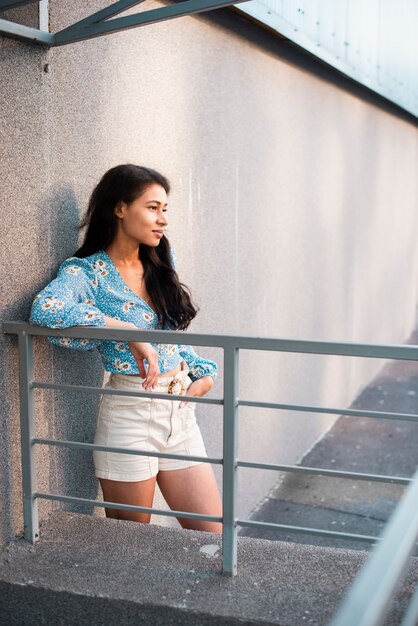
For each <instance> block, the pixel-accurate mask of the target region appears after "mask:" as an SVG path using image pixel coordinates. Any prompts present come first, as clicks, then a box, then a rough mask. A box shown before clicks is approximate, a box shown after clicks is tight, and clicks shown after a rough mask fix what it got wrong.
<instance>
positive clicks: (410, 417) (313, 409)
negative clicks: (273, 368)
mask: <svg viewBox="0 0 418 626" xmlns="http://www.w3.org/2000/svg"><path fill="white" fill-rule="evenodd" d="M30 387H32V388H39V389H58V390H59V389H63V390H66V391H81V392H83V393H84V392H85V393H97V394H103V395H106V394H110V395H120V396H132V397H136V396H137V397H139V398H140V397H145V398H161V399H163V400H165V399H168V400H177V399H178V400H184V396H180V395H177V394H166V393H150V392H142V391H139V392H135V391H132V392H131V391H125V390H121V389H112V388H109V387H93V386H84V385H71V384H66V383H44V382H36V381H32V382H31V383H30ZM190 398H191V396H190ZM192 402H196V403H197V404H217V405H223V403H224V401H223V399H222V398H205V397H201V396H193V400H192ZM236 405H237V406H253V407H259V408H262V409H284V410H289V411H302V412H303V411H306V412H310V413H332V414H336V415H352V416H358V417H372V418H382V419H390V420H406V421H411V422H418V414H414V413H389V412H381V411H365V410H363V409H343V408H331V407H317V406H310V405H297V404H282V403H276V402H257V401H255V400H238V399H237V401H236Z"/></svg>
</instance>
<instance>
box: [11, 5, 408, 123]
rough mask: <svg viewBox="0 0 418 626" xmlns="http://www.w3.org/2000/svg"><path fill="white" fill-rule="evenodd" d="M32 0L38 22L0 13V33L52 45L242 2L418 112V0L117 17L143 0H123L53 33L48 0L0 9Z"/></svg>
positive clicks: (251, 13)
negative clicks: (23, 21) (19, 20)
mask: <svg viewBox="0 0 418 626" xmlns="http://www.w3.org/2000/svg"><path fill="white" fill-rule="evenodd" d="M35 2H36V4H38V5H39V28H30V27H29V26H24V25H22V24H17V23H15V22H13V21H11V20H7V19H0V36H1V35H3V36H6V37H12V38H14V39H20V40H21V41H25V42H27V43H33V44H38V45H41V46H44V47H45V48H50V47H51V46H63V45H65V44H68V43H75V42H77V41H83V40H86V39H92V38H93V37H100V36H102V35H107V34H110V33H117V32H120V31H124V30H127V29H129V28H137V27H138V26H145V25H147V24H152V23H155V22H161V21H163V20H169V19H173V18H175V17H181V16H182V15H193V14H194V13H203V12H204V11H211V10H213V9H220V8H224V7H233V6H234V5H240V6H237V7H236V8H235V11H236V12H237V13H238V14H240V15H244V16H247V19H251V20H252V21H255V22H256V23H258V24H259V25H261V26H264V27H266V26H267V28H268V29H269V30H272V31H273V32H275V33H276V34H277V35H278V36H280V37H281V38H283V39H286V40H288V41H290V42H293V43H294V44H296V45H297V46H299V47H301V48H302V49H304V50H307V51H308V52H310V53H311V54H312V55H313V56H316V57H317V58H318V59H321V60H322V61H324V62H325V63H327V64H328V65H330V66H331V67H333V68H335V69H337V70H338V71H340V72H342V73H343V74H345V75H346V76H349V77H350V78H352V79H353V80H355V81H356V82H357V83H359V84H362V85H364V86H365V87H367V88H369V89H370V90H372V91H374V92H375V93H377V94H379V95H381V96H383V97H384V98H386V100H388V101H390V102H393V103H395V104H396V105H398V106H400V107H401V108H402V109H404V110H405V111H407V112H408V113H410V114H412V115H413V116H414V117H415V119H417V118H418V80H417V76H418V38H417V37H416V31H417V28H418V0H397V2H393V0H367V1H366V2H359V0H338V2H336V0H173V1H172V4H170V5H169V6H163V7H158V8H153V9H149V10H148V11H147V10H145V11H141V12H140V13H135V14H131V15H124V16H119V17H114V16H118V15H119V14H120V13H123V12H124V11H127V10H129V9H131V8H133V7H134V6H136V5H139V4H142V3H143V2H145V0H118V1H116V2H113V3H112V4H109V5H108V6H107V7H105V8H104V9H101V10H100V11H96V12H95V13H93V14H91V15H89V16H88V17H85V18H84V19H82V20H79V21H77V22H75V23H73V24H71V25H70V26H67V27H66V28H64V29H62V30H60V31H58V32H56V33H50V32H49V27H48V21H49V7H48V2H49V0H0V11H4V10H6V9H16V8H19V7H21V6H23V5H27V4H34V3H35ZM108 2H110V0H108ZM110 18H112V19H110ZM394 35H395V36H394Z"/></svg>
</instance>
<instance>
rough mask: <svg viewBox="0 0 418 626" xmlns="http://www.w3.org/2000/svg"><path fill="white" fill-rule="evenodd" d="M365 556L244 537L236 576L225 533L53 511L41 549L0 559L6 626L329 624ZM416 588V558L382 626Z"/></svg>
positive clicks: (21, 545)
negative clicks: (228, 571) (225, 565)
mask: <svg viewBox="0 0 418 626" xmlns="http://www.w3.org/2000/svg"><path fill="white" fill-rule="evenodd" d="M366 558H367V552H360V551H358V550H340V549H338V548H337V549H333V548H324V547H320V546H309V545H301V544H295V543H286V542H282V541H267V540H265V539H252V538H250V537H239V538H238V574H237V576H235V577H234V578H231V577H228V576H223V575H222V574H221V567H222V561H221V536H220V535H215V534H214V533H207V532H199V531H191V530H183V529H176V528H163V527H161V526H157V525H147V524H137V523H135V522H128V521H123V520H114V519H106V518H99V517H95V516H92V515H82V514H80V513H65V512H53V513H52V514H51V516H50V517H49V519H47V520H44V521H43V522H42V524H41V525H40V539H39V541H38V542H37V543H36V544H35V545H32V544H30V543H27V542H25V541H24V540H23V539H18V540H16V541H15V542H12V543H11V544H10V545H8V546H7V547H6V548H5V550H4V551H3V552H1V553H0V607H1V608H0V623H1V624H8V626H51V625H53V626H93V625H94V626H108V625H113V624H117V625H118V626H125V625H126V626H132V625H133V624H135V626H142V625H143V626H163V625H164V626H220V625H222V626H273V625H274V626H303V625H304V624H307V625H309V626H328V624H329V622H330V619H331V618H332V616H333V615H334V614H335V612H336V610H337V608H338V606H339V605H340V602H341V601H342V598H343V596H344V594H345V592H346V590H347V589H348V588H349V587H350V586H351V584H352V582H353V580H354V578H355V576H356V574H357V573H358V571H359V568H360V567H361V566H362V564H363V563H364V561H365V560H366ZM417 582H418V559H417V558H413V559H411V562H410V563H409V566H408V571H407V573H406V576H405V578H404V580H403V581H402V585H401V586H400V588H399V589H398V591H397V594H396V597H395V600H394V602H393V603H392V606H391V609H390V611H389V613H388V615H387V617H386V619H385V620H384V622H383V623H382V625H381V626H399V624H400V620H401V616H402V615H403V613H404V611H405V607H406V605H407V603H408V602H409V599H410V597H411V594H412V592H413V590H414V589H415V587H416V585H417ZM353 626H355V624H353Z"/></svg>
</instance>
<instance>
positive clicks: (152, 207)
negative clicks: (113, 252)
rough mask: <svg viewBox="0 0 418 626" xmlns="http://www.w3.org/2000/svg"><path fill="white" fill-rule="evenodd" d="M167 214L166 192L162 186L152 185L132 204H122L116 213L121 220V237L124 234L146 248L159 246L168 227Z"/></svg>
mask: <svg viewBox="0 0 418 626" xmlns="http://www.w3.org/2000/svg"><path fill="white" fill-rule="evenodd" d="M166 212H167V194H166V191H165V189H164V187H161V185H158V184H157V183H152V184H151V185H149V186H148V187H147V188H146V190H145V191H144V193H143V194H142V195H141V196H139V197H138V198H137V199H136V200H134V201H133V202H131V203H130V204H126V203H125V202H121V203H120V207H119V208H118V209H117V210H116V211H115V213H116V215H117V216H118V217H119V218H121V219H119V227H120V233H119V235H121V234H123V235H124V236H126V237H128V238H132V239H135V240H136V242H137V243H143V244H145V245H146V246H158V244H159V243H160V239H161V237H162V234H163V233H164V231H165V228H166V226H167V225H168V219H167V214H166ZM156 231H159V232H160V233H161V234H158V232H156Z"/></svg>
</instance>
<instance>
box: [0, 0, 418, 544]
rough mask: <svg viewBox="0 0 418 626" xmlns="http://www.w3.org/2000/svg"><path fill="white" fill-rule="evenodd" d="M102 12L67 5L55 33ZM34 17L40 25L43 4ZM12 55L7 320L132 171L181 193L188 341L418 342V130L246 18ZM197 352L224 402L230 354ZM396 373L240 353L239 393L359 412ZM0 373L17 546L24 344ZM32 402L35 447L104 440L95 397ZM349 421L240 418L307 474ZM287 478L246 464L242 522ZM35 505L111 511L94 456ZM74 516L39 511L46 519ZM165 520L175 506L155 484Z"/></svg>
mask: <svg viewBox="0 0 418 626" xmlns="http://www.w3.org/2000/svg"><path fill="white" fill-rule="evenodd" d="M106 4H107V2H98V1H95V0H91V1H89V2H84V3H62V2H59V0H52V1H51V3H50V10H51V15H50V26H51V30H52V31H56V30H58V29H60V28H62V27H65V26H66V25H68V24H69V23H71V21H72V20H75V19H81V18H82V17H84V16H85V15H87V14H89V13H90V12H92V11H93V10H95V9H99V8H101V7H102V6H104V5H106ZM144 4H145V3H144ZM153 6H159V3H153V2H147V3H146V7H145V6H143V7H139V8H136V9H134V10H133V11H132V12H136V11H139V10H145V8H146V9H148V8H151V7H153ZM18 14H19V15H20V16H22V20H23V21H25V23H28V24H30V25H34V26H35V25H36V19H35V17H36V16H34V14H33V6H29V7H24V8H22V9H21V10H20V11H19V12H18ZM0 46H1V48H0V50H1V55H0V75H1V83H2V86H3V89H2V90H1V92H0V99H1V143H0V151H1V155H0V156H1V163H2V168H3V172H2V184H1V186H0V199H1V200H0V201H1V204H0V206H1V212H2V220H1V224H0V229H1V235H2V241H3V246H2V247H1V249H0V255H1V268H2V285H3V291H2V294H1V297H0V307H1V319H2V320H17V319H25V320H26V319H27V317H28V314H29V308H30V304H31V302H32V299H33V296H34V295H35V293H36V292H37V291H39V290H40V289H41V288H42V287H43V286H44V285H45V284H46V283H47V282H48V281H49V280H51V279H52V278H53V277H54V276H55V272H56V269H57V267H58V265H59V264H60V263H61V261H62V260H64V259H65V258H67V257H68V256H71V255H72V254H73V252H74V251H75V249H76V248H77V247H78V244H79V241H77V233H76V225H77V223H78V219H79V216H80V215H81V214H82V213H83V212H84V210H85V208H86V203H87V200H88V197H89V194H90V192H91V190H92V188H93V187H94V185H95V184H96V183H97V181H98V179H99V178H100V176H101V175H102V174H103V173H104V171H105V170H107V169H108V168H109V167H112V166H114V165H116V164H118V163H123V162H135V163H139V164H144V165H148V166H150V167H155V168H156V169H160V170H161V171H162V172H163V173H164V174H166V175H167V176H168V177H169V179H170V180H171V182H172V187H173V189H172V193H171V195H170V209H169V214H168V216H169V218H170V225H169V231H168V236H169V238H170V240H171V241H172V243H173V245H174V248H175V250H176V253H177V256H178V265H179V272H180V275H181V278H182V281H183V282H184V283H186V284H187V285H189V286H190V288H191V289H192V291H193V294H194V296H195V300H196V301H197V302H198V304H199V306H200V307H201V310H200V312H199V315H198V317H197V318H196V319H195V320H194V322H193V324H192V325H191V327H190V330H192V331H196V332H214V333H216V332H219V333H232V334H243V335H258V336H274V337H282V338H299V339H324V340H334V341H340V340H341V341H355V342H362V341H364V342H372V343H397V342H399V343H400V342H402V341H403V340H404V339H405V338H406V337H407V336H408V334H409V332H410V330H411V329H412V327H413V325H414V323H415V314H416V302H417V264H418V257H417V252H416V230H417V221H418V218H417V201H418V188H417V179H416V176H415V173H416V163H417V157H418V135H417V129H416V127H414V125H413V124H412V123H411V122H410V121H408V120H407V119H403V118H402V116H401V115H397V114H396V111H394V110H388V109H387V108H385V107H379V106H378V103H377V102H373V98H372V97H366V96H365V95H364V90H363V91H360V90H359V92H358V93H356V90H355V89H354V88H353V86H352V84H351V83H350V84H349V83H348V81H347V82H344V80H343V79H340V78H338V77H337V76H335V75H334V74H333V73H332V71H331V70H328V69H326V68H325V67H324V66H323V65H320V64H315V62H312V61H311V60H310V59H309V58H308V57H307V56H306V55H305V54H303V53H302V52H298V51H297V50H295V49H294V48H293V47H288V46H286V44H285V43H283V42H280V40H279V39H277V38H275V37H274V36H273V35H272V34H270V33H268V32H266V31H264V30H262V29H261V28H259V27H257V26H255V25H252V24H250V23H248V22H247V21H246V20H245V19H243V18H242V17H240V16H238V15H237V14H235V13H233V12H232V11H228V10H221V11H217V12H216V14H215V13H214V14H212V15H209V14H206V15H205V14H201V15H196V16H193V17H182V18H178V19H175V20H168V21H164V22H162V23H160V24H151V25H148V26H146V27H141V28H138V29H133V30H130V31H127V32H124V33H118V34H113V35H108V36H105V37H100V38H95V39H93V40H91V41H85V42H79V43H75V44H70V45H67V46H63V47H58V48H52V49H50V50H48V51H45V50H43V49H42V48H38V47H36V46H34V45H28V44H24V43H20V42H17V41H13V40H9V39H5V38H0ZM45 63H49V70H50V71H49V72H45V71H44V64H45ZM34 346H35V374H36V376H35V377H36V379H37V380H45V381H53V382H64V381H66V382H71V383H81V382H83V381H86V382H88V383H90V384H98V385H100V384H101V383H102V381H103V380H104V378H103V369H102V365H101V361H100V357H99V355H98V353H97V352H93V353H85V354H83V353H81V352H79V353H77V352H76V351H71V350H65V349H60V348H57V347H52V346H51V345H50V344H49V343H47V341H46V339H39V340H38V339H36V340H35V342H34ZM197 350H198V352H199V353H201V354H202V355H205V356H208V357H209V358H214V359H215V360H217V362H218V363H219V365H220V376H219V379H218V381H219V382H217V384H216V385H215V387H214V389H213V390H212V395H214V396H219V397H220V396H222V371H223V367H222V351H221V350H210V349H205V348H197ZM382 364H383V362H382V361H376V360H371V359H353V358H344V357H324V358H320V357H316V356H303V355H297V354H289V355H275V354H273V353H262V352H253V353H249V352H245V351H244V352H242V354H241V368H240V369H241V375H240V397H241V398H243V399H250V398H254V399H263V400H272V401H280V402H295V403H298V404H307V403H312V404H315V405H321V404H322V405H327V406H346V405H347V404H349V403H350V401H351V400H352V399H353V398H354V396H355V395H356V394H357V392H358V391H359V390H360V389H361V388H363V387H364V386H365V385H366V384H367V382H368V381H369V380H370V378H372V377H373V376H374V374H375V373H376V372H377V371H378V369H379V368H380V367H381V365H382ZM1 365H2V371H3V372H4V376H3V377H2V379H1V383H0V384H1V387H2V388H1V398H2V404H1V407H0V420H1V429H0V433H1V434H0V455H1V469H2V472H1V479H0V537H2V538H3V539H6V538H7V537H9V536H10V534H11V533H14V532H17V531H18V530H19V529H20V528H21V525H22V518H21V516H22V508H21V492H20V440H19V416H18V410H19V404H18V393H17V380H18V361H17V350H16V340H15V338H11V337H10V336H3V338H2V341H1ZM105 379H106V377H105ZM35 397H36V402H37V405H36V414H37V429H38V430H37V433H38V435H39V436H48V437H60V438H68V439H79V440H81V441H91V440H92V437H93V433H94V427H95V418H96V409H97V401H98V399H97V398H96V399H95V398H93V397H88V396H87V395H86V396H80V397H77V396H76V394H70V393H68V392H52V391H40V390H38V391H37V392H36V394H35ZM202 408H203V407H198V409H197V411H198V415H199V422H200V426H201V429H202V432H203V435H204V438H205V440H206V442H207V447H208V452H209V454H211V455H212V454H213V455H220V454H221V452H222V448H221V445H222V414H221V410H220V408H219V407H208V408H207V410H206V409H205V410H202ZM333 421H334V417H332V416H325V415H324V416H314V415H307V414H303V413H287V412H276V411H267V410H266V411H262V410H258V409H251V408H248V407H243V408H241V409H240V438H239V440H240V458H242V459H252V460H265V461H272V462H278V463H294V462H296V461H297V460H298V459H299V458H300V456H301V455H302V454H303V453H304V452H305V451H306V450H307V449H308V448H309V447H310V446H311V445H312V444H313V443H314V442H315V441H316V440H317V438H318V437H320V435H321V434H322V433H323V432H325V431H326V430H327V429H328V428H329V427H330V426H331V424H332V423H333ZM215 471H216V474H217V477H218V478H219V481H220V479H221V471H220V468H219V467H215ZM277 478H278V475H277V473H273V472H268V471H260V470H254V471H250V470H240V479H239V506H238V515H239V516H240V517H242V516H245V515H247V514H248V513H249V511H250V510H251V509H252V508H253V507H254V506H256V505H257V503H258V502H259V501H260V500H261V499H262V498H263V497H264V496H265V495H266V493H267V492H268V490H269V489H270V488H271V487H272V486H273V484H274V483H275V481H276V480H277ZM38 489H39V491H44V490H45V491H51V492H53V493H66V494H69V495H75V496H81V497H93V498H95V497H97V498H99V499H101V493H100V492H99V490H98V489H99V487H98V482H97V481H96V479H95V478H94V475H93V462H92V459H91V454H90V453H86V452H82V451H78V452H75V451H71V450H70V451H65V450H60V449H57V450H55V449H54V448H51V449H50V450H48V449H46V448H44V447H40V448H38ZM57 506H58V505H57V504H56V503H51V502H48V501H40V517H41V518H42V517H43V516H44V515H46V514H47V512H48V511H49V510H50V508H51V507H57ZM155 506H159V507H161V506H163V507H165V504H164V503H163V501H162V499H161V496H160V494H159V493H158V490H157V497H156V500H155ZM74 510H79V511H83V512H88V511H89V508H88V507H87V508H86V507H81V508H78V509H76V508H74ZM94 513H95V514H96V515H104V511H103V510H102V509H100V508H98V509H95V510H94ZM153 521H154V522H156V523H161V524H164V525H177V521H176V520H175V519H174V518H161V517H154V519H153Z"/></svg>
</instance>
